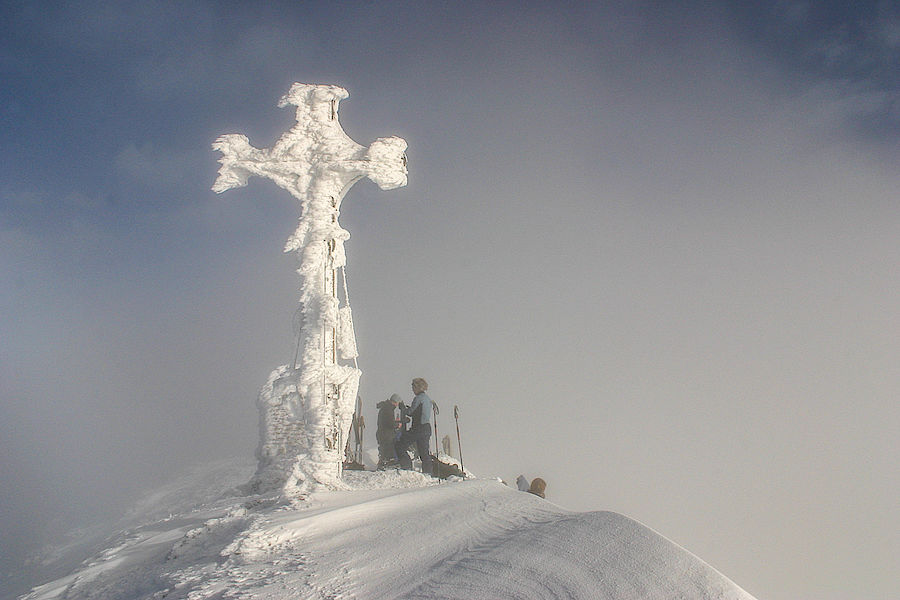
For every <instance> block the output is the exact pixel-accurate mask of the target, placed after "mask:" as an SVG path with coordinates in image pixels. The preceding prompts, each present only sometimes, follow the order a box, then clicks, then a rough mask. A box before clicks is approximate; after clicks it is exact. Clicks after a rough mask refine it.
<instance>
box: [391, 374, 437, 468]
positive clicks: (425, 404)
mask: <svg viewBox="0 0 900 600" xmlns="http://www.w3.org/2000/svg"><path fill="white" fill-rule="evenodd" d="M427 389H428V383H427V382H426V381H425V380H424V379H422V378H421V377H416V378H415V379H413V380H412V391H413V394H415V396H416V397H415V398H413V401H412V404H410V405H409V407H408V408H407V409H406V413H407V414H408V415H409V416H410V417H412V423H411V424H410V428H409V430H408V431H404V432H403V434H402V435H401V436H400V439H399V440H398V441H397V444H396V446H395V450H396V452H397V460H399V461H400V468H401V469H407V470H410V469H412V460H410V458H409V454H407V453H406V450H407V448H409V446H410V445H411V444H412V443H413V442H415V444H416V450H418V451H419V456H420V457H421V458H422V472H423V473H425V474H426V475H432V474H433V473H432V465H431V454H430V453H429V451H428V446H429V440H430V439H431V414H432V410H431V398H429V397H428V394H426V393H425V390H427Z"/></svg>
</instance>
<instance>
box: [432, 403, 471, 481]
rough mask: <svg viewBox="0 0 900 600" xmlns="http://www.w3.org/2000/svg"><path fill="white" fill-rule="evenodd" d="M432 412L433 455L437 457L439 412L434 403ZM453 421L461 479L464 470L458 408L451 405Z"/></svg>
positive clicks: (464, 473) (464, 472)
mask: <svg viewBox="0 0 900 600" xmlns="http://www.w3.org/2000/svg"><path fill="white" fill-rule="evenodd" d="M431 408H432V411H433V412H434V419H433V420H434V455H435V456H439V452H438V444H439V442H438V429H437V416H438V415H439V414H440V412H441V411H440V410H439V409H438V407H437V404H435V403H434V402H432V403H431ZM453 419H454V420H455V421H456V447H457V448H459V469H460V471H462V472H463V477H465V475H466V468H465V467H464V466H463V454H462V440H461V439H460V436H459V406H457V405H455V404H454V405H453Z"/></svg>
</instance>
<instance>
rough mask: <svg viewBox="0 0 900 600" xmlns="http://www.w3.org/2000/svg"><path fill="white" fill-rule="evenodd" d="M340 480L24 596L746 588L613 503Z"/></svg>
mask: <svg viewBox="0 0 900 600" xmlns="http://www.w3.org/2000/svg"><path fill="white" fill-rule="evenodd" d="M204 483H208V482H204ZM343 483H344V485H345V486H346V487H347V488H349V489H348V490H346V491H320V492H316V493H313V494H311V495H310V496H308V497H307V498H306V499H305V500H303V501H301V502H294V503H289V502H287V501H285V500H283V499H282V498H280V497H278V496H276V495H269V496H264V495H257V496H243V497H239V496H231V497H227V496H226V497H220V498H217V499H212V500H211V501H209V502H207V503H205V504H202V505H200V506H196V507H194V508H193V509H191V510H187V511H184V512H182V513H180V514H171V515H170V516H168V517H166V518H165V519H162V520H157V521H154V522H150V523H146V524H143V525H139V526H136V527H134V528H132V529H129V530H126V531H123V532H120V533H119V534H118V535H116V536H114V537H113V538H110V542H109V547H108V548H107V549H105V550H104V551H102V552H99V553H97V554H96V555H95V556H93V557H92V558H91V559H89V560H87V561H85V562H84V563H83V566H82V567H81V568H80V569H78V570H77V571H76V572H75V573H73V574H71V575H69V576H68V577H64V578H62V579H60V580H57V581H54V582H52V583H49V584H46V585H44V586H41V587H39V588H36V589H35V590H34V591H33V592H32V593H31V594H29V595H27V596H24V597H23V598H26V599H27V600H50V599H52V598H61V599H88V598H91V599H95V600H107V599H108V600H112V599H117V600H124V599H127V598H135V599H136V598H148V599H149V598H167V599H190V600H201V599H213V598H216V599H219V598H264V599H272V600H286V599H288V598H290V599H295V598H306V599H324V598H460V599H461V598H469V599H471V598H607V599H617V600H638V599H640V600H647V599H650V600H653V599H663V598H666V599H670V598H680V599H684V600H752V597H751V596H750V595H749V594H747V593H746V592H744V591H743V590H741V589H740V588H739V587H738V586H736V585H735V584H734V583H732V582H731V581H730V580H728V579H727V578H726V577H724V576H723V575H721V574H720V573H718V572H717V571H715V570H714V569H713V568H712V567H710V566H709V565H707V564H706V563H704V562H703V561H701V560H700V559H698V558H697V557H695V556H693V555H692V554H690V553H689V552H687V551H685V550H684V549H682V548H681V547H679V546H677V545H676V544H674V543H672V542H670V541H669V540H667V539H665V538H664V537H662V536H660V535H658V534H657V533H655V532H653V531H651V530H650V529H648V528H646V527H644V526H643V525H641V524H640V523H637V522H636V521H633V520H631V519H628V518H627V517H623V516H621V515H618V514H615V513H610V512H589V513H575V512H571V511H568V510H565V509H562V508H560V507H558V506H556V505H554V504H553V503H551V502H548V501H546V500H542V499H540V498H538V497H536V496H533V495H531V494H527V493H523V492H519V491H517V490H515V489H514V488H509V487H507V486H505V485H503V484H502V483H501V482H499V481H497V480H489V479H481V480H479V479H476V480H466V481H462V480H455V481H440V480H436V479H432V478H426V477H424V476H422V475H421V474H419V473H415V472H405V471H385V472H368V471H361V472H360V471H348V472H345V473H344V478H343ZM222 487H225V486H222ZM189 495H190V494H186V493H183V492H182V493H173V492H172V491H169V492H168V493H167V494H164V495H159V496H157V498H159V499H165V498H168V499H178V500H179V501H180V499H182V498H185V497H187V496H189ZM158 509H164V507H158Z"/></svg>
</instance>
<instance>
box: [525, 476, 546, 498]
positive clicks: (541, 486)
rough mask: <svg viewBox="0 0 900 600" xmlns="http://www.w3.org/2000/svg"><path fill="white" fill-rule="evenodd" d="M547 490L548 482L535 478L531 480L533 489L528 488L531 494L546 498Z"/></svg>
mask: <svg viewBox="0 0 900 600" xmlns="http://www.w3.org/2000/svg"><path fill="white" fill-rule="evenodd" d="M546 489H547V482H546V481H544V480H543V479H541V478H540V477H535V478H534V479H532V480H531V487H529V488H528V493H529V494H534V495H535V496H540V497H541V498H544V490H546Z"/></svg>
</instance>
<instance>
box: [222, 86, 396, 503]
mask: <svg viewBox="0 0 900 600" xmlns="http://www.w3.org/2000/svg"><path fill="white" fill-rule="evenodd" d="M348 96H349V94H348V93H347V91H346V90H344V89H343V88H340V87H337V86H333V85H309V84H302V83H295V84H294V85H293V86H292V87H291V89H290V91H289V92H288V93H287V94H286V95H285V96H284V97H283V98H282V99H281V101H280V102H279V104H278V106H279V107H285V106H288V105H292V106H296V107H297V114H296V117H297V122H296V123H295V124H294V126H293V127H291V129H290V130H289V131H287V132H286V133H284V134H283V135H282V136H281V138H280V139H279V140H278V141H277V142H276V143H275V145H274V146H272V148H269V149H257V148H254V147H252V146H251V145H250V143H249V140H248V139H247V137H246V136H243V135H239V134H227V135H223V136H221V137H219V138H218V139H217V140H216V141H215V143H214V144H213V149H215V150H218V151H219V152H221V153H222V157H221V158H220V159H219V162H220V163H221V165H222V166H221V168H220V169H219V175H218V178H217V179H216V181H215V183H214V184H213V187H212V189H213V191H215V192H216V193H222V192H224V191H226V190H230V189H232V188H236V187H242V186H245V185H247V180H248V179H249V178H250V177H251V176H258V177H264V178H267V179H271V180H272V181H273V182H274V183H275V184H276V185H278V186H279V187H281V188H283V189H285V190H287V191H288V192H289V193H290V194H291V195H292V196H294V197H295V198H296V199H297V200H298V201H299V202H300V219H299V222H298V225H297V230H296V231H295V232H294V233H293V235H291V237H290V238H289V239H288V241H287V243H286V244H285V248H284V250H285V252H295V253H296V255H297V259H298V269H297V272H298V273H299V274H300V278H301V283H300V308H299V312H300V315H301V319H300V323H301V325H300V331H299V333H298V340H297V344H298V351H297V358H296V360H295V362H294V364H292V365H290V366H283V367H279V368H278V369H276V370H275V371H274V372H273V373H272V375H270V377H269V381H268V383H267V384H266V386H264V387H263V390H262V391H261V392H260V398H259V401H258V404H259V408H260V445H259V447H258V449H257V458H258V459H259V466H258V469H257V474H256V476H255V478H254V482H255V486H256V487H257V488H271V487H272V486H274V485H283V486H284V489H285V491H286V492H287V493H304V492H306V491H310V490H312V489H315V488H316V487H318V486H320V485H324V486H328V487H340V485H341V484H340V475H341V466H342V463H343V448H344V442H345V441H346V440H347V439H348V435H349V429H350V422H351V419H352V415H353V410H354V407H355V404H356V395H357V390H358V387H359V378H360V375H361V371H360V370H359V369H358V367H357V366H356V361H355V358H356V341H355V338H354V336H353V331H352V320H351V318H350V310H349V305H347V303H346V301H345V305H344V306H341V303H340V299H339V298H338V274H339V273H341V274H343V269H344V266H345V264H346V255H345V253H344V242H345V241H346V240H347V239H348V238H349V237H350V233H349V232H348V231H347V230H345V229H343V228H342V227H341V226H340V224H339V222H338V217H339V216H340V206H341V202H342V201H343V199H344V196H345V195H346V194H347V192H348V191H349V189H350V188H351V187H352V186H353V184H355V183H356V182H357V181H359V180H360V179H362V178H364V177H369V178H370V179H372V180H373V181H374V182H375V183H376V184H377V185H378V186H379V187H380V188H381V189H384V190H387V189H393V188H397V187H400V186H404V185H406V176H407V170H406V154H405V151H406V142H405V141H404V140H402V139H400V138H398V137H387V138H378V139H377V140H375V141H374V142H372V144H371V145H370V146H369V147H364V146H362V145H360V144H358V143H356V142H355V141H353V140H352V139H351V138H350V137H349V136H347V134H346V133H345V132H344V130H343V129H342V128H341V125H340V122H339V120H338V115H339V113H338V108H339V103H340V101H341V100H343V99H345V98H347V97H348ZM345 282H346V280H345ZM345 285H346V283H345ZM344 292H345V299H346V289H345V290H344ZM341 359H343V360H344V361H347V360H353V364H352V365H350V364H341Z"/></svg>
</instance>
